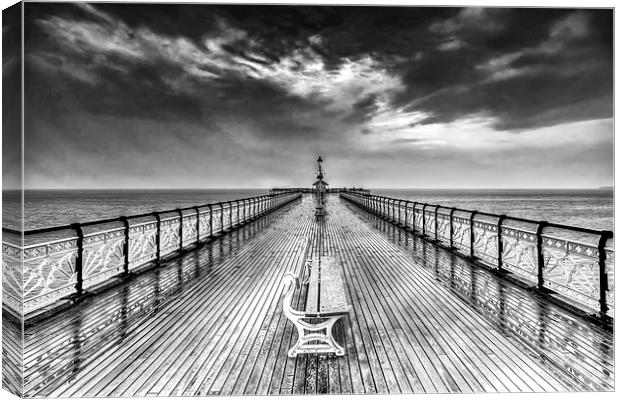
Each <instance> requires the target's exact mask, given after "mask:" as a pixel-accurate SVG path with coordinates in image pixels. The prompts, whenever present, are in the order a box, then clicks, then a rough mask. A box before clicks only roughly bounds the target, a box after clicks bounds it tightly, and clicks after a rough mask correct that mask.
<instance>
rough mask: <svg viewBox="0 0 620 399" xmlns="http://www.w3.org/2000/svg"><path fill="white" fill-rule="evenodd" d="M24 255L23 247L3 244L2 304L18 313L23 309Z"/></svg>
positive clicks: (7, 243)
mask: <svg viewBox="0 0 620 399" xmlns="http://www.w3.org/2000/svg"><path fill="white" fill-rule="evenodd" d="M23 255H24V251H22V247H21V245H15V244H11V243H9V242H3V243H2V302H3V303H6V304H8V305H9V307H10V308H12V309H16V310H17V311H18V312H19V311H21V309H22V282H23V280H22V279H23V276H22V257H23Z"/></svg>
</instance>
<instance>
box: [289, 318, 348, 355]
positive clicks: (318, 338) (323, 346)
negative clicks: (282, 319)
mask: <svg viewBox="0 0 620 399" xmlns="http://www.w3.org/2000/svg"><path fill="white" fill-rule="evenodd" d="M287 316H288V315H287ZM340 318H342V316H334V317H330V318H328V319H327V320H326V321H324V322H321V323H317V324H312V323H307V322H305V321H303V320H301V319H302V318H300V317H293V318H291V317H289V319H290V320H291V321H292V322H293V324H294V325H295V327H296V328H297V334H298V336H297V342H296V343H295V345H293V347H292V348H291V349H290V350H289V351H288V356H289V357H295V356H297V355H299V354H302V353H335V354H336V356H344V348H343V347H342V346H340V345H339V344H338V342H336V340H335V339H334V335H333V334H332V329H333V327H334V324H335V323H336V322H337V321H338V320H339V319H340ZM313 341H314V342H313Z"/></svg>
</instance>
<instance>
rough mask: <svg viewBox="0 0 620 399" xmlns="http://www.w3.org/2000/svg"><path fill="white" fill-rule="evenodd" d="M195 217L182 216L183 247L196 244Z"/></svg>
mask: <svg viewBox="0 0 620 399" xmlns="http://www.w3.org/2000/svg"><path fill="white" fill-rule="evenodd" d="M196 234H197V232H196V215H195V214H194V215H183V247H187V246H189V245H191V244H193V243H195V242H196Z"/></svg>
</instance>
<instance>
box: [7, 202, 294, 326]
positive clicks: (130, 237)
mask: <svg viewBox="0 0 620 399" xmlns="http://www.w3.org/2000/svg"><path fill="white" fill-rule="evenodd" d="M300 196H301V194H300V193H283V194H276V195H273V196H269V197H267V196H262V197H254V198H252V199H251V202H250V200H248V201H247V202H246V201H244V202H243V206H244V209H245V210H246V214H245V215H243V216H244V218H245V219H249V218H250V217H252V216H258V215H259V214H262V213H265V212H267V211H271V210H273V209H274V208H276V207H278V206H280V205H283V204H284V203H287V202H290V201H293V200H295V199H297V198H299V197H300ZM240 204H241V203H240ZM189 209H192V210H193V212H194V213H193V214H188V215H184V216H183V218H182V220H183V222H182V223H183V225H182V226H181V216H180V215H179V216H172V217H170V216H169V217H163V216H162V215H163V213H170V212H172V211H167V212H163V213H161V212H155V213H152V214H149V215H139V216H133V218H134V219H135V218H138V217H140V218H144V217H147V216H150V217H154V218H155V219H156V220H155V221H147V222H143V223H137V224H134V225H131V223H129V221H128V218H127V217H121V218H119V219H116V220H108V221H102V222H101V223H102V224H101V226H100V229H102V228H104V223H105V224H107V225H109V223H112V222H115V223H119V221H120V222H122V224H123V226H122V227H113V228H108V229H107V230H104V231H94V232H89V233H87V234H84V235H82V234H83V233H82V232H83V225H80V224H75V225H71V226H59V227H57V228H53V229H51V230H50V229H43V230H44V231H43V230H42V231H38V230H35V231H28V232H25V235H27V236H30V237H32V236H37V238H36V240H35V239H32V241H31V242H34V241H38V242H40V241H43V237H45V236H40V237H39V236H38V235H39V234H47V233H50V232H54V231H63V230H69V229H72V230H73V233H72V234H76V233H78V234H77V237H75V236H72V237H69V238H63V239H58V240H53V241H49V242H43V243H37V244H32V245H28V246H25V247H21V246H19V245H16V244H13V243H11V242H6V241H4V240H3V242H2V252H3V257H2V266H3V276H4V283H3V288H4V291H3V304H4V305H5V306H6V307H7V308H9V309H11V310H13V311H15V312H17V313H18V314H26V313H28V312H31V311H33V310H36V309H40V308H41V307H44V306H47V305H49V304H52V303H54V302H56V301H57V300H59V299H60V298H63V297H67V296H68V295H71V294H80V293H81V292H82V291H81V290H82V289H83V288H88V287H92V286H94V285H97V284H100V283H102V282H104V281H106V280H108V279H110V278H111V277H114V276H118V275H124V272H125V271H126V270H131V269H134V268H136V267H139V266H141V265H143V264H145V263H148V262H151V261H153V260H156V259H158V250H159V256H160V257H163V256H164V255H167V254H170V253H172V252H174V251H176V250H178V249H180V248H179V247H180V245H181V238H182V239H183V240H182V242H183V245H184V246H187V245H190V244H191V243H194V242H196V240H197V237H196V236H197V234H198V233H200V237H199V238H200V239H204V238H207V237H208V236H212V235H213V234H215V233H218V232H221V231H222V227H223V226H222V223H221V221H222V216H223V217H224V219H225V220H226V223H230V221H231V219H230V218H231V217H233V218H235V220H234V222H235V223H237V218H238V216H241V215H240V214H239V213H240V212H239V210H238V209H237V206H236V205H235V206H234V207H233V210H232V211H231V208H230V205H228V207H227V208H226V209H225V212H224V214H222V207H221V204H216V206H215V207H209V209H208V210H203V211H202V212H200V214H199V215H200V216H198V215H197V214H196V210H199V208H198V207H193V208H186V209H183V210H176V212H177V213H181V212H182V211H184V210H189ZM84 226H88V229H89V230H91V231H92V229H93V226H94V225H93V224H91V223H89V224H87V225H84ZM197 226H198V227H197ZM211 227H213V228H211ZM197 228H198V229H199V231H197ZM69 231H70V230H69ZM181 232H182V234H183V237H181ZM4 233H6V234H14V235H16V236H18V235H20V234H21V233H19V232H16V231H13V230H10V229H3V234H4ZM126 244H127V247H126ZM80 266H81V267H80ZM22 298H23V308H22Z"/></svg>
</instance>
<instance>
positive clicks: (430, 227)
mask: <svg viewBox="0 0 620 399" xmlns="http://www.w3.org/2000/svg"><path fill="white" fill-rule="evenodd" d="M424 233H425V234H426V235H427V236H429V237H433V238H434V237H435V207H434V206H433V207H431V206H427V207H426V209H425V210H424Z"/></svg>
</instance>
